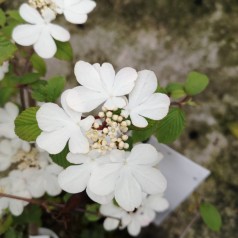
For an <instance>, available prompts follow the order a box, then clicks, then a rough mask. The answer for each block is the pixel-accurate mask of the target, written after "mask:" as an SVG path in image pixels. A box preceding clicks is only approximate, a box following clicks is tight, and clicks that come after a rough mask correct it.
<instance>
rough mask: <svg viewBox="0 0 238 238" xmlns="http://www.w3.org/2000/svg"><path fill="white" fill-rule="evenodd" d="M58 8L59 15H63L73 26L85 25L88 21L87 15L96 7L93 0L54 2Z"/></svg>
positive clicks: (60, 0)
mask: <svg viewBox="0 0 238 238" xmlns="http://www.w3.org/2000/svg"><path fill="white" fill-rule="evenodd" d="M53 2H54V3H55V4H56V7H57V13H59V14H61V13H63V14H64V16H65V18H66V20H67V21H69V22H71V23H73V24H83V23H85V22H86V21H87V19H88V16H87V14H88V13H90V12H91V11H92V10H93V9H94V8H95V7H96V3H95V2H94V1H91V0H53Z"/></svg>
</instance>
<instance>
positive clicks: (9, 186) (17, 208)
mask: <svg viewBox="0 0 238 238" xmlns="http://www.w3.org/2000/svg"><path fill="white" fill-rule="evenodd" d="M0 192H1V193H5V194H9V195H14V196H18V197H23V198H31V196H30V193H29V192H28V191H27V190H26V186H25V182H24V181H23V179H19V178H15V177H14V176H11V175H9V176H8V177H6V178H2V179H0ZM27 204H28V203H27V202H25V201H21V200H17V199H12V198H6V197H0V214H1V213H2V212H3V211H4V210H5V209H7V208H8V209H9V210H10V212H11V213H12V214H13V215H14V216H19V215H21V214H22V212H23V209H24V207H25V206H26V205H27Z"/></svg>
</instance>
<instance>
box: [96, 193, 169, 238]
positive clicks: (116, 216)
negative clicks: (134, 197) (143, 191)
mask: <svg viewBox="0 0 238 238" xmlns="http://www.w3.org/2000/svg"><path fill="white" fill-rule="evenodd" d="M168 207H169V204H168V201H167V200H166V199H165V198H163V196H162V195H160V194H158V195H151V196H148V197H145V198H144V200H143V203H142V205H141V206H140V207H139V208H138V209H137V210H136V211H134V212H130V213H128V212H126V211H125V210H123V209H122V208H120V207H118V206H116V205H115V204H113V202H111V203H109V204H107V205H102V206H101V207H100V213H101V214H102V215H104V216H106V217H107V216H108V217H107V218H106V219H105V220H104V224H103V226H104V228H105V230H107V231H111V230H114V229H116V228H120V229H124V228H126V227H127V230H128V232H129V234H130V235H132V236H137V235H139V233H140V231H141V227H145V226H148V225H149V224H150V223H151V222H152V221H153V220H154V219H155V217H156V212H163V211H165V210H167V209H168Z"/></svg>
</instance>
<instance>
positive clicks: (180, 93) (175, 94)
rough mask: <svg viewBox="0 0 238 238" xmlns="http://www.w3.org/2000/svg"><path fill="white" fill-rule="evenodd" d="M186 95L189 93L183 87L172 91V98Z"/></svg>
mask: <svg viewBox="0 0 238 238" xmlns="http://www.w3.org/2000/svg"><path fill="white" fill-rule="evenodd" d="M186 95H187V94H186V92H185V91H184V90H183V89H177V90H174V91H173V92H172V93H171V98H173V99H179V98H182V97H185V96H186Z"/></svg>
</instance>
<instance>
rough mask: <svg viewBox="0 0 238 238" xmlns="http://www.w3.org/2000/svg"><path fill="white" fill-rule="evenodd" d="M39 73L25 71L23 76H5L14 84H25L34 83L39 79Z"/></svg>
mask: <svg viewBox="0 0 238 238" xmlns="http://www.w3.org/2000/svg"><path fill="white" fill-rule="evenodd" d="M39 78H40V74H38V73H27V74H25V75H23V76H20V77H18V76H13V75H11V76H9V77H7V80H8V83H11V84H13V85H14V84H15V85H27V84H32V83H35V82H37V81H38V80H39Z"/></svg>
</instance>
